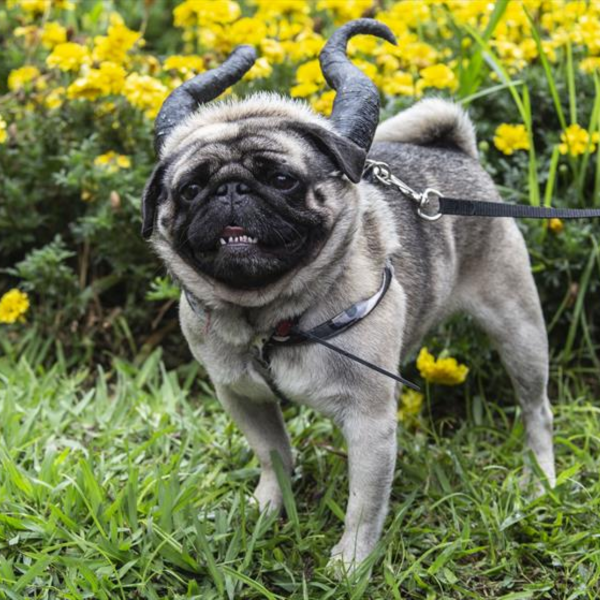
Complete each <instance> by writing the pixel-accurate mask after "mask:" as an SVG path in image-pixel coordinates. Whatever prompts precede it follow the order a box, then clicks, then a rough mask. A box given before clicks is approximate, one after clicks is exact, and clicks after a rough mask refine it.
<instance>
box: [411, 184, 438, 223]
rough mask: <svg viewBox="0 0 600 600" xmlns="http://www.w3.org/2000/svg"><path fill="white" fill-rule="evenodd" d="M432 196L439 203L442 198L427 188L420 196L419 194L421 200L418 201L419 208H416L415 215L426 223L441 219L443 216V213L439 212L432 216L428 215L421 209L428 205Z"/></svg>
mask: <svg viewBox="0 0 600 600" xmlns="http://www.w3.org/2000/svg"><path fill="white" fill-rule="evenodd" d="M432 196H437V199H438V201H439V199H440V198H442V197H443V196H442V194H441V193H440V192H438V191H437V190H434V189H433V188H427V189H426V190H425V191H424V192H423V193H422V194H421V199H420V200H419V208H417V214H418V215H419V216H420V217H421V219H425V220H426V221H431V222H434V221H437V220H438V219H441V218H442V216H443V213H441V212H439V211H438V212H437V213H435V214H433V215H428V214H427V213H426V212H425V211H424V210H423V209H424V208H425V207H426V206H427V205H428V204H429V202H430V201H431V197H432Z"/></svg>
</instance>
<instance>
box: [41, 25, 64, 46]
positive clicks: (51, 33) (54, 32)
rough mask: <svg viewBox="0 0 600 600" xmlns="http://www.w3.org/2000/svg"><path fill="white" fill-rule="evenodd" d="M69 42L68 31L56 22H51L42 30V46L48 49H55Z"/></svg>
mask: <svg viewBox="0 0 600 600" xmlns="http://www.w3.org/2000/svg"><path fill="white" fill-rule="evenodd" d="M66 41H67V30H66V28H65V27H63V26H62V25H61V24H60V23H57V22H56V21H49V22H48V23H46V24H45V25H44V28H43V29H42V44H43V45H44V47H46V48H50V49H52V48H54V46H57V45H58V44H64V43H65V42H66Z"/></svg>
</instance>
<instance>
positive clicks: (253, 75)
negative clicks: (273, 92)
mask: <svg viewBox="0 0 600 600" xmlns="http://www.w3.org/2000/svg"><path fill="white" fill-rule="evenodd" d="M272 72H273V67H272V66H271V65H270V63H269V61H268V60H267V59H266V58H265V57H264V56H261V57H260V58H259V59H258V60H257V61H256V62H255V63H254V65H253V67H252V68H251V69H250V70H249V71H248V72H247V73H246V74H245V75H244V80H245V81H253V80H254V79H261V78H265V77H269V76H270V75H271V73H272Z"/></svg>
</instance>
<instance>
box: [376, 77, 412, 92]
mask: <svg viewBox="0 0 600 600" xmlns="http://www.w3.org/2000/svg"><path fill="white" fill-rule="evenodd" d="M380 87H381V90H382V92H383V93H384V94H389V95H390V96H414V95H415V82H414V80H413V76H412V75H411V74H410V73H405V72H404V71H396V72H395V73H394V74H393V75H386V76H384V77H382V78H381V83H380Z"/></svg>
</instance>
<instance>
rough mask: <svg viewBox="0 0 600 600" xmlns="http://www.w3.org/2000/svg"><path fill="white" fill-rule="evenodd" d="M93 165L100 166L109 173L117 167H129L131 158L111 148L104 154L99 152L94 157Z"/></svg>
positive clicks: (113, 171)
mask: <svg viewBox="0 0 600 600" xmlns="http://www.w3.org/2000/svg"><path fill="white" fill-rule="evenodd" d="M94 166H95V167H101V168H103V169H105V170H106V171H108V172H109V173H115V172H116V171H118V170H119V169H129V168H130V167H131V159H130V158H129V157H128V156H125V155H123V154H117V153H116V152H114V151H113V150H111V151H110V152H107V153H106V154H101V155H100V156H97V157H96V158H95V159H94Z"/></svg>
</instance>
